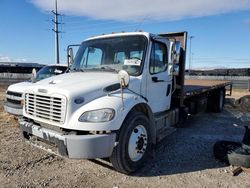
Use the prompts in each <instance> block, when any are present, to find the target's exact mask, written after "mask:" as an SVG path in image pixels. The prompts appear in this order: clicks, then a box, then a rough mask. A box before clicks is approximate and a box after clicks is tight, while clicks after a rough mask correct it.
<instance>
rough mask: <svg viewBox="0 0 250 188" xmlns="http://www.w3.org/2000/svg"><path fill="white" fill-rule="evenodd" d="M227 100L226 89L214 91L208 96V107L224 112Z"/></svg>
mask: <svg viewBox="0 0 250 188" xmlns="http://www.w3.org/2000/svg"><path fill="white" fill-rule="evenodd" d="M224 102H225V89H219V90H216V91H214V92H213V93H212V94H211V96H210V97H209V98H208V109H209V111H212V112H222V110H223V107H224Z"/></svg>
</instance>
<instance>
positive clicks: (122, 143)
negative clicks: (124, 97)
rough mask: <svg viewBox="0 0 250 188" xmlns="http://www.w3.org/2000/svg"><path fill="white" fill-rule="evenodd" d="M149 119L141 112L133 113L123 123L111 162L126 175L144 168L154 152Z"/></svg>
mask: <svg viewBox="0 0 250 188" xmlns="http://www.w3.org/2000/svg"><path fill="white" fill-rule="evenodd" d="M149 126H150V123H149V120H148V118H147V117H146V116H145V115H144V114H143V113H141V112H131V113H130V114H129V115H128V117H127V118H126V120H125V122H124V123H123V125H122V127H121V129H120V132H119V135H118V139H117V141H118V145H117V146H116V147H115V148H114V149H113V152H112V155H111V156H110V162H111V163H112V165H113V167H114V168H115V169H116V170H117V171H119V172H121V173H125V174H129V173H132V172H135V171H136V170H138V169H139V168H141V167H142V166H143V164H144V163H145V162H146V160H147V159H148V157H149V154H150V153H151V150H152V134H151V132H150V127H149Z"/></svg>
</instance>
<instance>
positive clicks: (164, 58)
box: [147, 40, 172, 113]
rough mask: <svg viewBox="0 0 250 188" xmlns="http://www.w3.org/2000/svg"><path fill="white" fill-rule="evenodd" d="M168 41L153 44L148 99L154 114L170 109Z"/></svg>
mask: <svg viewBox="0 0 250 188" xmlns="http://www.w3.org/2000/svg"><path fill="white" fill-rule="evenodd" d="M166 41H167V40H162V41H156V40H154V41H153V42H152V47H151V54H150V60H149V68H148V74H149V75H148V76H147V99H148V101H149V105H150V106H151V109H152V111H153V113H156V112H162V111H165V110H168V109H169V108H170V100H171V89H172V88H171V85H172V77H171V76H170V75H168V73H167V69H168V63H169V62H168V61H169V57H168V46H167V44H166Z"/></svg>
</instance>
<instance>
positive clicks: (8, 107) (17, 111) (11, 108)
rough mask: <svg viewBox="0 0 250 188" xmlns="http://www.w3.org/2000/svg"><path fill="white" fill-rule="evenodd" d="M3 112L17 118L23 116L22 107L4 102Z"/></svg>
mask: <svg viewBox="0 0 250 188" xmlns="http://www.w3.org/2000/svg"><path fill="white" fill-rule="evenodd" d="M4 111H5V112H8V113H10V114H13V115H19V116H22V115H23V107H22V105H18V104H13V103H10V102H6V103H5V104H4Z"/></svg>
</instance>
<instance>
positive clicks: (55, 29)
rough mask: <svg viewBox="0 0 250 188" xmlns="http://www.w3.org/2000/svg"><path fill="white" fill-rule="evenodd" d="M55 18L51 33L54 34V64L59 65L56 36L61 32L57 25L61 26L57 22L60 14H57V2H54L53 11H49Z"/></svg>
mask: <svg viewBox="0 0 250 188" xmlns="http://www.w3.org/2000/svg"><path fill="white" fill-rule="evenodd" d="M51 12H52V13H53V14H54V16H55V18H54V19H52V22H53V23H54V29H52V31H54V33H55V63H56V64H59V63H60V56H59V39H58V35H59V33H61V31H59V30H58V25H59V24H62V23H59V22H58V16H60V15H61V14H59V13H58V11H57V0H55V10H52V11H51Z"/></svg>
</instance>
